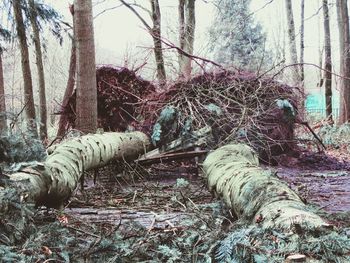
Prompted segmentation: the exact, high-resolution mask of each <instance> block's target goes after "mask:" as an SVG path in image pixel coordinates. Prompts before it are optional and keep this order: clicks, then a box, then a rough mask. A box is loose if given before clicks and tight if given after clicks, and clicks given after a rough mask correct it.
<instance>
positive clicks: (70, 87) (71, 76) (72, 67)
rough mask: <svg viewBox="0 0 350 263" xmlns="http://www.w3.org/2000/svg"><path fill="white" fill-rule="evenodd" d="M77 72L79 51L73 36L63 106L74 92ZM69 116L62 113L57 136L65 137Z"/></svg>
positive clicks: (63, 106)
mask: <svg viewBox="0 0 350 263" xmlns="http://www.w3.org/2000/svg"><path fill="white" fill-rule="evenodd" d="M76 72H77V51H76V45H75V40H74V37H72V48H71V53H70V62H69V72H68V80H67V85H66V91H65V92H64V96H63V101H62V108H65V107H66V106H67V104H68V101H69V98H70V96H71V95H72V94H73V91H74V85H75V75H76ZM67 124H68V116H67V114H61V116H60V121H59V123H58V131H57V137H59V138H61V137H63V135H64V133H65V132H66V130H67Z"/></svg>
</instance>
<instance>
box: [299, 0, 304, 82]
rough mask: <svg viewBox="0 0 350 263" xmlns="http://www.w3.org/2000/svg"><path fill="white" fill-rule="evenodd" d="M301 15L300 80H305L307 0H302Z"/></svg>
mask: <svg viewBox="0 0 350 263" xmlns="http://www.w3.org/2000/svg"><path fill="white" fill-rule="evenodd" d="M300 9H301V12H300V13H301V17H300V63H301V65H300V81H301V83H303V82H304V78H305V72H304V64H303V63H304V51H305V44H304V34H305V21H304V20H305V0H301V7H300Z"/></svg>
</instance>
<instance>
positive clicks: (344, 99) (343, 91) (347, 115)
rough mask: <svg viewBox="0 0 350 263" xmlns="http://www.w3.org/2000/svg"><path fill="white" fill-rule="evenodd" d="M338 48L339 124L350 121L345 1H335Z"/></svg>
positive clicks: (349, 44) (349, 56)
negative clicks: (339, 77) (339, 78)
mask: <svg viewBox="0 0 350 263" xmlns="http://www.w3.org/2000/svg"><path fill="white" fill-rule="evenodd" d="M337 15H338V28H339V46H340V72H341V73H340V75H342V76H344V78H341V81H340V114H339V123H340V124H342V123H345V122H347V121H350V80H349V79H348V78H349V76H350V53H349V48H350V32H349V13H348V6H347V0H337Z"/></svg>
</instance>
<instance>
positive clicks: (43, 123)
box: [28, 0, 47, 141]
mask: <svg viewBox="0 0 350 263" xmlns="http://www.w3.org/2000/svg"><path fill="white" fill-rule="evenodd" d="M28 3H29V9H30V10H29V18H30V23H31V25H32V29H33V39H34V46H35V55H36V56H35V57H36V66H37V70H38V79H39V104H40V107H39V108H40V129H39V130H40V139H41V140H42V141H44V140H45V139H46V138H47V104H46V90H45V73H44V65H43V55H42V51H41V40H40V33H39V26H38V23H37V20H36V19H37V16H38V14H37V11H36V8H35V3H34V0H28Z"/></svg>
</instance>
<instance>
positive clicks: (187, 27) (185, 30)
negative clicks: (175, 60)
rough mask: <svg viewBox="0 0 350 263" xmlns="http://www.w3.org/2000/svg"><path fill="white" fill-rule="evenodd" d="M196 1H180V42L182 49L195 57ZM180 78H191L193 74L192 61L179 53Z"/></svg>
mask: <svg viewBox="0 0 350 263" xmlns="http://www.w3.org/2000/svg"><path fill="white" fill-rule="evenodd" d="M195 2H196V1H195V0H179V7H178V11H179V42H180V48H181V49H182V50H183V51H185V52H187V53H188V54H190V55H193V46H194V33H195V28H196V16H195ZM179 68H180V76H182V77H185V78H189V77H190V76H191V72H192V59H191V58H190V57H188V56H184V55H183V54H182V53H181V51H180V53H179Z"/></svg>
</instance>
